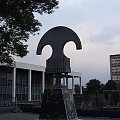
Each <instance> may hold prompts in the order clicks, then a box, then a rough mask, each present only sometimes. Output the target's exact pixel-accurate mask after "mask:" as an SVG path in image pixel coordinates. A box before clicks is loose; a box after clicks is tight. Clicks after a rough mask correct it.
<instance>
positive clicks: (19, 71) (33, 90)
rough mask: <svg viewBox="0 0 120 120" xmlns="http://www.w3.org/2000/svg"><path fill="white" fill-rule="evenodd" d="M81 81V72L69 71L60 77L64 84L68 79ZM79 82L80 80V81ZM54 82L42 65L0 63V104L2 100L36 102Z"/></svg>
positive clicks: (66, 83)
mask: <svg viewBox="0 0 120 120" xmlns="http://www.w3.org/2000/svg"><path fill="white" fill-rule="evenodd" d="M75 77H77V78H78V79H80V81H81V74H80V73H78V72H71V73H69V74H68V76H67V78H62V79H63V81H64V80H65V81H66V82H63V83H64V85H66V86H68V81H69V80H68V79H70V78H71V79H72V89H74V78H75ZM80 83H81V82H80ZM53 84H54V78H53V76H52V75H50V74H46V73H45V67H44V66H38V65H34V64H27V63H21V62H15V63H14V65H13V66H12V67H7V66H5V65H0V104H1V103H3V102H15V101H17V102H20V103H21V102H28V101H29V102H37V101H41V95H42V93H43V92H44V89H45V88H48V87H50V86H52V85H53Z"/></svg>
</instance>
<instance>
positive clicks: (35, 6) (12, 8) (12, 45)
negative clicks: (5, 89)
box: [0, 0, 58, 64]
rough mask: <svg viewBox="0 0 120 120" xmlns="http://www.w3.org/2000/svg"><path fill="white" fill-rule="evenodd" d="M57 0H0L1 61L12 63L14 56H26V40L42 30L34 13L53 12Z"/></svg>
mask: <svg viewBox="0 0 120 120" xmlns="http://www.w3.org/2000/svg"><path fill="white" fill-rule="evenodd" d="M57 5H58V1H56V0H0V63H8V64H11V63H12V62H13V58H12V56H13V55H15V56H20V57H23V56H26V55H27V53H28V50H27V45H26V44H25V42H26V41H27V40H28V39H29V35H30V34H35V33H36V32H38V31H39V30H40V26H41V23H40V22H39V21H38V20H37V19H35V17H34V13H39V14H41V15H42V14H43V13H48V14H50V13H52V12H53V11H54V9H55V8H57Z"/></svg>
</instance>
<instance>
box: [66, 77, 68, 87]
mask: <svg viewBox="0 0 120 120" xmlns="http://www.w3.org/2000/svg"><path fill="white" fill-rule="evenodd" d="M66 87H67V89H68V77H66Z"/></svg>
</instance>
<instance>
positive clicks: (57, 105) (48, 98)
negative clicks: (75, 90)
mask: <svg viewBox="0 0 120 120" xmlns="http://www.w3.org/2000/svg"><path fill="white" fill-rule="evenodd" d="M39 118H40V119H52V120H59V119H60V120H61V119H64V120H70V119H76V118H77V114H76V108H75V103H74V98H73V94H72V90H68V89H65V88H64V89H62V88H59V89H52V90H50V89H45V91H44V95H43V100H42V105H41V113H40V116H39Z"/></svg>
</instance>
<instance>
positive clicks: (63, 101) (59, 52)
mask: <svg viewBox="0 0 120 120" xmlns="http://www.w3.org/2000/svg"><path fill="white" fill-rule="evenodd" d="M69 41H73V42H74V43H75V45H76V49H77V50H79V49H82V45H81V42H80V39H79V37H78V36H77V34H76V33H75V32H74V31H73V30H71V29H69V28H67V27H64V26H58V27H54V28H52V29H50V30H48V31H47V32H46V33H45V34H44V35H43V37H42V38H41V40H40V42H39V44H38V47H37V55H41V53H42V49H43V48H44V46H46V45H50V46H51V47H52V50H53V52H52V55H51V57H50V58H49V59H48V60H46V73H49V74H51V75H53V76H54V78H55V79H56V83H55V85H53V86H52V89H45V90H44V95H43V99H42V105H41V112H40V119H52V120H56V119H64V120H70V119H75V118H77V114H76V108H75V103H74V99H73V93H72V90H70V89H68V88H67V87H63V86H62V85H61V78H62V77H66V76H67V75H68V73H70V72H71V68H70V58H67V57H66V56H65V55H64V52H63V49H64V46H65V44H66V43H67V42H69Z"/></svg>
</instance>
